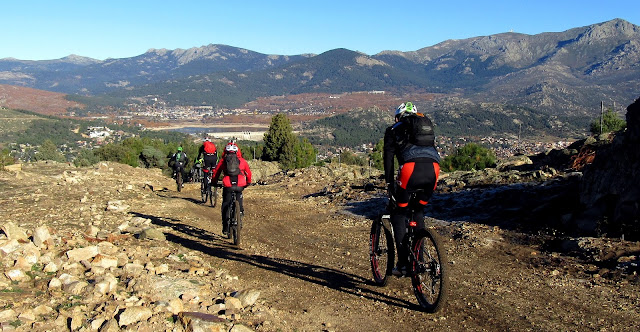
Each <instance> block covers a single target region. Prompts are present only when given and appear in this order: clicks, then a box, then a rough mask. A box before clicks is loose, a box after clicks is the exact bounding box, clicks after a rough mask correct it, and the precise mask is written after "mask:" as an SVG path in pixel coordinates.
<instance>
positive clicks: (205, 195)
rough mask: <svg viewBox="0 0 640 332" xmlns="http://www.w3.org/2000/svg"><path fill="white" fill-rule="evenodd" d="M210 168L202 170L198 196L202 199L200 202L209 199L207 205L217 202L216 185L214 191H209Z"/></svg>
mask: <svg viewBox="0 0 640 332" xmlns="http://www.w3.org/2000/svg"><path fill="white" fill-rule="evenodd" d="M211 171H212V170H211V168H208V171H207V172H204V176H203V177H202V181H200V197H201V199H202V203H206V202H207V201H209V205H211V206H216V203H217V202H218V195H217V193H218V187H217V186H215V191H213V192H212V191H211V187H214V186H212V185H211Z"/></svg>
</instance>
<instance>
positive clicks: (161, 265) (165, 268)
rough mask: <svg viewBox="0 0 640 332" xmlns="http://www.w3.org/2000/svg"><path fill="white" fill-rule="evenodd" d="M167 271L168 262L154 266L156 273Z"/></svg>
mask: <svg viewBox="0 0 640 332" xmlns="http://www.w3.org/2000/svg"><path fill="white" fill-rule="evenodd" d="M167 272H169V264H166V263H165V264H160V266H158V267H156V274H165V273H167Z"/></svg>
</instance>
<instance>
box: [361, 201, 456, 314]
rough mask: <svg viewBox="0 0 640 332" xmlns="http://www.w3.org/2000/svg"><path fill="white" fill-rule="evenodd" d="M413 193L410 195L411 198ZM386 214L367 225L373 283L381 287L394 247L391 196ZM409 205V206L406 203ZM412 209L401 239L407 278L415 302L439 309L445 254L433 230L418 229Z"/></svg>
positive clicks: (445, 284)
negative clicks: (404, 250)
mask: <svg viewBox="0 0 640 332" xmlns="http://www.w3.org/2000/svg"><path fill="white" fill-rule="evenodd" d="M415 198H416V194H415V193H413V194H412V195H411V200H414V199H415ZM389 206H390V207H388V208H387V213H383V214H381V215H380V216H379V217H378V218H377V219H375V220H374V221H373V223H372V225H371V237H370V245H369V248H370V252H369V255H370V259H371V271H372V272H373V279H374V282H375V283H376V284H377V285H379V286H385V285H386V284H387V282H388V279H389V278H388V277H389V276H390V275H391V271H392V270H393V267H394V259H395V249H394V239H393V227H392V226H391V214H390V213H389V212H388V211H389V210H392V209H393V208H394V207H395V201H393V198H392V199H391V200H390V202H389ZM410 206H413V205H412V204H410ZM414 212H415V210H413V209H412V210H411V219H410V220H407V221H406V225H407V233H406V235H405V237H404V240H403V241H402V243H403V245H404V246H405V248H406V249H407V250H406V251H407V252H408V253H409V257H408V262H409V265H408V268H409V271H407V276H408V277H410V278H411V285H412V286H413V292H414V294H415V296H416V299H417V300H418V304H420V306H421V307H422V308H423V309H424V310H425V311H427V312H437V311H438V310H440V309H442V307H443V305H444V302H445V299H446V293H447V288H448V282H447V269H446V263H445V262H446V256H445V253H444V251H443V246H442V243H441V242H440V239H439V237H438V235H436V233H435V231H433V230H432V229H430V228H424V229H418V228H417V225H418V223H417V222H416V221H415V220H414V218H413V215H414Z"/></svg>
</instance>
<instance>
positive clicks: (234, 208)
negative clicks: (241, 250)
mask: <svg viewBox="0 0 640 332" xmlns="http://www.w3.org/2000/svg"><path fill="white" fill-rule="evenodd" d="M239 194H240V193H239V192H236V191H232V192H231V202H230V203H229V210H228V211H229V218H228V220H229V233H227V239H231V238H233V244H234V245H236V246H240V230H242V212H240V202H239V201H238V197H237V196H238V195H239Z"/></svg>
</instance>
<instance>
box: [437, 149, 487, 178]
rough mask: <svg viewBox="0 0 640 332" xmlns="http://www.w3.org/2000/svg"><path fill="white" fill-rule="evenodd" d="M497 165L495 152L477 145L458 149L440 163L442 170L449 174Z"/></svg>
mask: <svg viewBox="0 0 640 332" xmlns="http://www.w3.org/2000/svg"><path fill="white" fill-rule="evenodd" d="M495 165H496V156H495V154H494V153H493V151H491V150H490V149H488V148H485V147H483V146H481V145H479V144H476V143H469V144H467V145H465V146H463V147H461V148H458V150H457V151H456V153H455V154H453V155H450V156H447V157H445V158H443V159H442V161H441V162H440V168H441V169H442V170H443V171H447V172H451V171H457V170H461V171H471V170H481V169H484V168H487V167H495Z"/></svg>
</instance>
